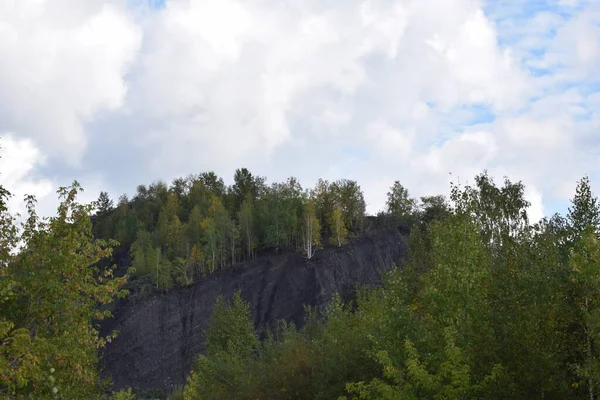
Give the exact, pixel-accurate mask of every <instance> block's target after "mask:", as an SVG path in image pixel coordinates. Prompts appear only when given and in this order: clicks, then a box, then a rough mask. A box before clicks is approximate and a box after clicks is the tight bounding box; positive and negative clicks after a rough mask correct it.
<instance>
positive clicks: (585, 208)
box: [567, 176, 600, 244]
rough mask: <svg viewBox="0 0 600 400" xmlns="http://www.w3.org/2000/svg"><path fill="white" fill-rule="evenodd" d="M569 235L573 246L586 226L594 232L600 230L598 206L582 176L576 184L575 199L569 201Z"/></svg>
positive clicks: (599, 207) (599, 206) (585, 178)
mask: <svg viewBox="0 0 600 400" xmlns="http://www.w3.org/2000/svg"><path fill="white" fill-rule="evenodd" d="M567 220H568V222H569V226H570V230H571V235H570V242H571V244H574V243H575V242H576V241H577V240H578V239H579V238H580V237H581V235H582V234H583V232H584V231H585V229H586V228H587V227H588V226H592V227H593V228H594V229H595V230H596V232H598V230H599V229H600V204H598V199H597V198H596V197H594V196H593V194H592V189H591V187H590V180H589V178H588V177H587V176H584V177H583V178H582V179H581V180H580V181H579V182H578V183H577V188H576V191H575V197H573V199H572V200H571V207H569V212H568V214H567Z"/></svg>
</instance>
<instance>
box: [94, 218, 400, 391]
mask: <svg viewBox="0 0 600 400" xmlns="http://www.w3.org/2000/svg"><path fill="white" fill-rule="evenodd" d="M404 234H405V232H401V230H399V229H394V228H387V229H379V230H377V231H376V232H375V233H373V234H371V235H369V236H365V237H361V238H357V239H354V240H352V241H351V243H350V244H348V245H345V246H342V247H341V248H326V249H323V250H319V251H317V253H316V255H315V256H314V258H313V259H312V260H310V261H307V260H305V259H304V258H303V257H302V255H301V254H299V253H285V254H270V255H269V254H265V255H262V256H260V257H259V258H258V259H256V260H253V261H250V262H246V263H243V264H240V265H238V266H235V267H230V268H228V269H225V270H223V271H221V272H219V273H216V274H214V275H213V276H210V277H205V278H202V279H199V280H198V281H197V282H196V283H195V284H193V285H192V286H190V287H187V288H174V289H172V290H170V291H169V292H167V293H153V292H152V290H150V289H149V285H147V284H143V281H142V282H140V281H138V282H137V283H136V282H133V286H132V293H131V295H130V296H129V297H128V298H127V299H125V300H121V301H120V302H119V303H118V304H116V306H115V309H114V312H113V313H114V315H115V317H114V318H113V319H111V320H109V321H107V322H105V324H104V326H103V327H102V333H105V334H106V333H107V332H109V331H111V330H113V329H116V330H118V331H119V335H118V337H117V338H116V339H115V340H114V341H113V342H112V343H110V344H109V345H108V347H107V348H106V351H105V353H104V355H103V358H102V361H101V365H102V368H103V373H104V374H105V375H107V376H110V377H112V380H113V382H114V387H115V388H116V389H120V388H127V387H132V388H133V389H134V390H136V391H138V390H144V391H146V390H169V389H170V388H171V387H173V386H174V385H179V384H183V383H184V382H185V378H186V376H187V375H188V373H189V371H190V366H191V365H192V363H193V362H194V360H195V358H196V357H197V355H198V354H200V353H202V351H203V340H204V328H205V326H206V322H207V320H208V318H209V317H210V315H211V311H212V307H213V305H214V302H215V299H216V298H217V296H218V295H220V294H222V295H224V296H226V297H230V296H232V295H233V294H234V293H235V292H236V291H237V290H241V292H242V297H243V298H244V299H245V300H246V301H248V302H249V303H250V307H251V312H252V316H253V318H254V322H255V325H256V327H257V328H259V329H260V328H264V327H273V326H274V325H275V324H276V323H277V321H279V320H282V319H283V320H286V321H288V322H293V323H295V324H296V326H301V325H302V323H303V316H304V305H308V306H312V307H317V308H319V309H322V308H323V307H325V306H326V305H327V303H328V301H329V300H330V298H331V296H332V295H333V294H334V293H336V292H338V293H340V294H341V295H342V296H343V297H344V298H346V299H347V298H349V297H350V296H352V294H353V293H354V289H355V287H356V286H357V285H377V284H379V283H380V277H381V273H382V272H384V271H387V270H389V269H391V268H392V266H393V265H397V266H401V264H402V262H403V260H404V258H405V257H406V254H407V247H406V239H405V236H404Z"/></svg>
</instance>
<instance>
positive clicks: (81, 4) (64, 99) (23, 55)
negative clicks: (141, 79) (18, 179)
mask: <svg viewBox="0 0 600 400" xmlns="http://www.w3.org/2000/svg"><path fill="white" fill-rule="evenodd" d="M140 37H141V32H140V30H139V29H138V28H137V27H136V26H135V25H134V24H133V22H132V21H131V18H130V17H129V16H128V15H127V14H126V13H124V12H123V10H121V9H120V8H119V6H118V5H117V4H112V3H110V2H105V3H104V4H102V3H100V2H96V1H77V2H74V1H67V2H64V1H62V2H59V1H33V0H20V1H14V2H12V1H2V2H0V53H2V60H3V61H2V63H0V129H11V130H13V131H15V132H17V133H18V134H19V135H21V136H24V137H28V138H32V139H33V140H35V142H36V143H37V144H39V145H40V146H42V147H43V148H44V149H45V150H46V151H47V152H48V153H49V154H51V155H53V156H60V157H63V158H66V159H67V160H68V161H70V162H71V163H77V162H78V161H80V157H81V156H82V153H83V150H84V149H85V146H86V143H87V141H88V137H87V134H86V132H85V127H84V124H85V122H86V121H89V120H90V119H91V118H93V117H94V115H95V114H96V113H97V112H99V111H101V110H114V109H116V108H118V107H120V106H121V105H122V104H123V100H124V96H125V93H126V90H127V88H126V84H125V81H124V79H123V76H124V74H125V73H126V71H127V66H128V65H129V64H130V63H131V62H132V61H133V60H134V58H135V52H136V49H137V47H138V45H139V41H140Z"/></svg>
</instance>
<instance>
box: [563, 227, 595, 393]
mask: <svg viewBox="0 0 600 400" xmlns="http://www.w3.org/2000/svg"><path fill="white" fill-rule="evenodd" d="M569 264H570V266H571V281H572V282H573V284H574V285H575V286H576V289H577V290H576V293H577V294H578V298H577V305H578V307H579V310H580V312H581V313H582V315H583V326H584V338H585V345H584V349H585V350H584V354H585V356H584V362H583V365H579V366H578V368H577V372H578V374H579V376H581V377H582V378H583V379H585V381H586V385H587V389H588V395H589V399H590V400H594V399H595V398H596V396H597V395H598V393H599V392H600V387H599V383H600V358H599V356H598V354H599V352H600V239H598V236H597V232H596V229H595V228H594V227H593V226H591V225H588V227H587V228H585V229H584V230H583V232H582V237H581V239H580V240H579V241H578V242H577V243H576V245H575V249H574V252H573V254H572V256H571V259H570V262H569Z"/></svg>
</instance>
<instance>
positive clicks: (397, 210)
mask: <svg viewBox="0 0 600 400" xmlns="http://www.w3.org/2000/svg"><path fill="white" fill-rule="evenodd" d="M386 205H387V212H388V213H390V214H392V215H395V216H398V217H406V216H408V215H410V214H412V213H413V212H414V211H415V209H416V201H415V200H414V199H413V198H411V197H410V196H409V194H408V190H407V189H406V188H405V187H404V186H402V184H400V182H399V181H395V182H394V184H393V185H392V187H391V188H390V191H389V192H388V193H387V202H386Z"/></svg>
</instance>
